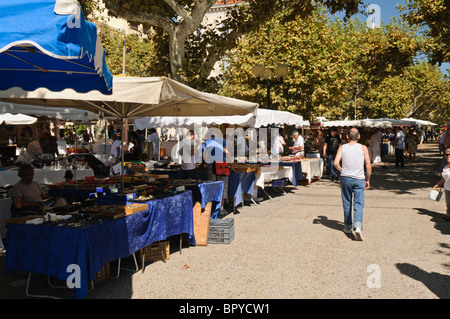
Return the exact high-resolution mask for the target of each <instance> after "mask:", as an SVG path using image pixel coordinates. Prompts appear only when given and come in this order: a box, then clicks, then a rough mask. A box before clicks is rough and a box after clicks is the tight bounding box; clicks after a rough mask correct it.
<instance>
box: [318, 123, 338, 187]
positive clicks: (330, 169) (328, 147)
mask: <svg viewBox="0 0 450 319" xmlns="http://www.w3.org/2000/svg"><path fill="white" fill-rule="evenodd" d="M341 144H342V140H341V138H340V137H339V135H338V129H337V127H335V126H333V127H332V128H331V130H330V135H328V136H327V137H326V138H325V143H324V145H323V156H324V157H325V158H326V159H327V174H328V175H330V178H331V179H332V180H333V179H337V178H338V172H337V171H336V169H335V167H334V159H335V158H336V154H337V151H338V149H339V147H340V146H341Z"/></svg>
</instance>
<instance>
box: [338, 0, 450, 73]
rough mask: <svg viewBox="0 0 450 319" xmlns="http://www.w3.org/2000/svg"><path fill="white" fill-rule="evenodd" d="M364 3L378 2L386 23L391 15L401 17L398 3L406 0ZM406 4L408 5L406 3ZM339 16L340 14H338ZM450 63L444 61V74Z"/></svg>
mask: <svg viewBox="0 0 450 319" xmlns="http://www.w3.org/2000/svg"><path fill="white" fill-rule="evenodd" d="M363 3H364V4H366V5H369V4H376V5H378V6H379V7H380V19H381V23H382V24H383V23H386V22H389V21H390V18H391V17H394V16H396V17H400V12H399V11H398V10H397V8H396V6H397V4H403V5H405V0H396V1H395V0H394V1H393V0H372V1H367V0H364V1H363ZM405 6H406V5H405ZM338 16H339V15H338ZM360 18H361V21H365V20H366V19H367V17H366V16H362V15H361V16H360ZM449 69H450V63H444V64H443V65H442V66H441V70H442V72H443V73H444V74H447V75H450V70H449Z"/></svg>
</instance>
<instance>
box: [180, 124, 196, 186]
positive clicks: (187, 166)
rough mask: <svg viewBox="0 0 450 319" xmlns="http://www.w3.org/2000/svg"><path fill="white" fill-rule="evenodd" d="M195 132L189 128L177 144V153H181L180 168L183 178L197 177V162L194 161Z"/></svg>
mask: <svg viewBox="0 0 450 319" xmlns="http://www.w3.org/2000/svg"><path fill="white" fill-rule="evenodd" d="M196 146H198V145H197V141H195V133H194V131H193V130H189V133H188V136H187V137H186V138H184V139H183V140H182V141H181V142H180V145H179V151H178V153H179V154H180V155H181V162H182V164H181V170H182V171H183V174H184V178H185V179H198V172H197V164H196V163H195V156H194V154H195V147H196Z"/></svg>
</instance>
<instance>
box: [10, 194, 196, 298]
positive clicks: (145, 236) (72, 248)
mask: <svg viewBox="0 0 450 319" xmlns="http://www.w3.org/2000/svg"><path fill="white" fill-rule="evenodd" d="M148 205H149V209H148V211H143V212H139V213H135V214H132V215H130V216H127V217H123V218H120V219H116V220H106V221H104V222H102V223H99V224H93V225H89V226H83V227H78V228H71V227H57V226H46V225H27V224H8V225H7V229H8V232H7V241H6V258H5V274H7V273H8V272H10V271H14V270H17V271H24V272H31V273H36V274H44V275H48V276H51V277H54V278H57V279H60V280H67V278H68V276H69V275H73V272H72V271H69V272H68V270H67V269H68V266H69V265H78V266H79V267H80V268H79V269H80V283H81V287H80V288H75V289H74V296H75V298H84V297H85V296H86V294H87V291H88V283H89V281H91V280H93V279H94V278H95V274H96V273H97V272H99V271H100V270H101V269H102V267H103V266H104V265H106V264H107V263H109V262H112V261H114V260H118V259H120V258H125V257H127V256H129V255H131V254H133V253H134V252H136V251H138V250H140V249H142V248H144V247H145V246H148V245H149V244H151V243H153V242H156V241H159V240H166V239H167V238H168V237H170V236H173V235H178V234H183V233H186V234H188V239H189V242H190V243H191V244H192V245H195V237H194V231H193V221H192V207H193V205H192V192H191V191H186V192H184V193H180V194H177V195H174V196H171V197H167V198H164V199H159V200H152V201H149V202H148Z"/></svg>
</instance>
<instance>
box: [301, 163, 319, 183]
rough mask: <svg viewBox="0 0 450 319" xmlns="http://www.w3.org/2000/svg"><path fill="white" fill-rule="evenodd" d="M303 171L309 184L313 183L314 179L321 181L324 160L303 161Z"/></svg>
mask: <svg viewBox="0 0 450 319" xmlns="http://www.w3.org/2000/svg"><path fill="white" fill-rule="evenodd" d="M301 163H302V171H303V173H306V179H307V180H308V183H309V184H311V183H312V179H313V178H314V177H316V178H318V179H320V178H322V174H323V160H322V159H321V158H307V159H304V160H302V161H301Z"/></svg>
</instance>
